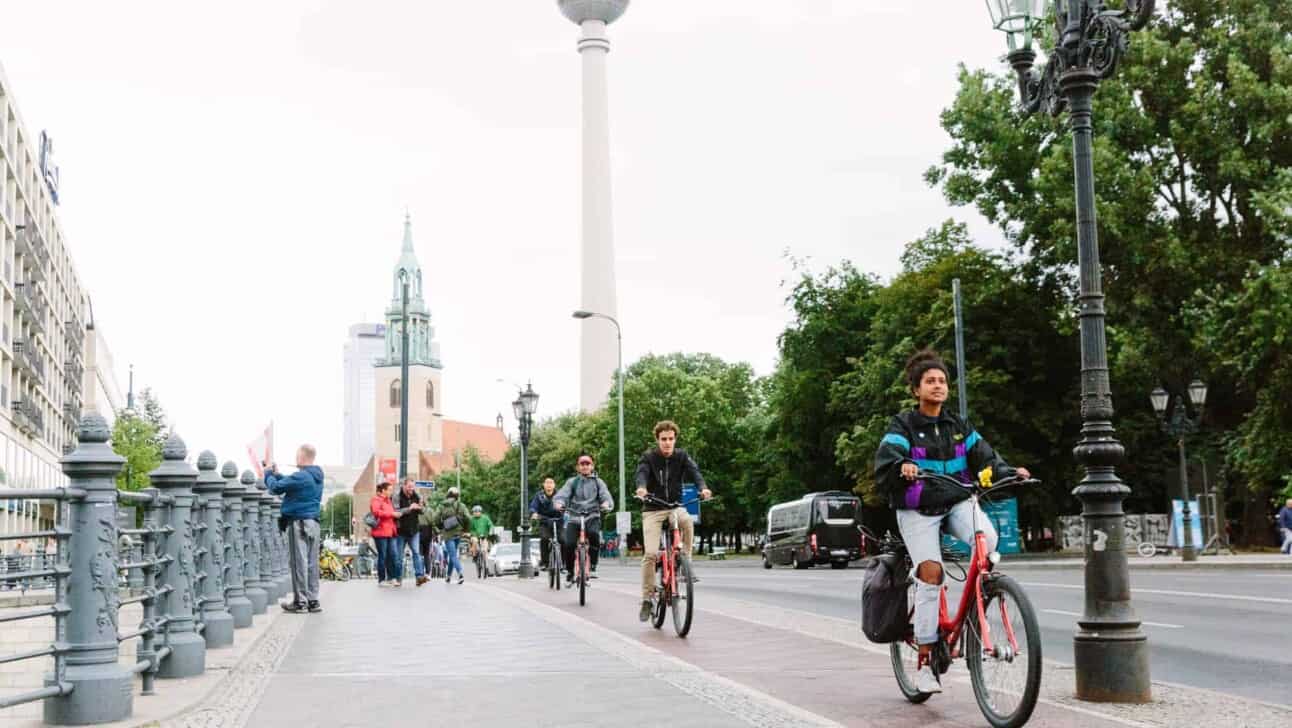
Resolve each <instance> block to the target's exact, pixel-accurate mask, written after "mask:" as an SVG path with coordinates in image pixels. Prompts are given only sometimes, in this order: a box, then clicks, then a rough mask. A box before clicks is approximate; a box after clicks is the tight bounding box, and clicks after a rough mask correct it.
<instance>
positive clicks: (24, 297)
mask: <svg viewBox="0 0 1292 728" xmlns="http://www.w3.org/2000/svg"><path fill="white" fill-rule="evenodd" d="M57 185H58V170H57V167H55V166H54V165H53V146H52V144H50V143H49V141H48V139H47V138H46V136H45V135H44V134H41V135H39V136H33V135H32V134H31V132H30V130H29V129H28V127H27V126H26V124H24V122H23V119H22V115H21V114H20V113H19V112H18V107H17V105H16V103H15V101H14V94H13V88H12V86H11V85H10V84H9V80H8V79H7V78H6V77H5V76H4V72H3V70H2V69H0V467H2V468H3V469H4V473H5V483H6V485H7V486H8V487H19V488H42V487H53V486H57V485H61V484H64V483H65V482H66V478H65V477H64V475H63V473H62V469H61V468H60V467H59V464H58V461H59V458H60V457H61V456H62V454H63V452H64V450H69V449H71V448H72V447H74V446H75V442H76V426H77V423H78V421H79V419H80V416H81V408H82V402H83V401H84V399H83V398H84V396H85V395H84V391H85V386H86V364H85V361H86V357H85V350H86V331H87V327H86V324H87V320H88V319H87V316H86V312H87V295H86V292H85V290H84V288H82V286H81V282H80V279H79V277H78V276H77V274H76V268H75V266H74V265H73V264H72V257H71V253H70V251H69V250H68V247H67V243H66V241H65V240H64V239H63V233H62V230H61V228H60V226H59V222H58V214H57V207H56V205H57V194H58V186H57ZM41 508H43V510H44V512H38V510H39V509H38V508H37V507H36V505H35V504H33V503H30V502H25V501H24V502H0V532H13V531H17V530H28V529H33V528H38V527H42V526H47V525H48V524H49V523H50V522H51V518H52V511H51V507H50V506H49V505H45V506H42V507H41Z"/></svg>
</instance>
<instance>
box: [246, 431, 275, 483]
mask: <svg viewBox="0 0 1292 728" xmlns="http://www.w3.org/2000/svg"><path fill="white" fill-rule="evenodd" d="M247 457H249V458H251V467H253V468H255V469H256V475H257V476H258V477H261V478H263V477H265V467H264V465H262V463H272V462H274V423H273V421H270V423H269V426H268V427H266V428H265V431H264V432H262V433H260V437H257V438H256V439H254V440H252V441H251V443H250V444H248V445H247Z"/></svg>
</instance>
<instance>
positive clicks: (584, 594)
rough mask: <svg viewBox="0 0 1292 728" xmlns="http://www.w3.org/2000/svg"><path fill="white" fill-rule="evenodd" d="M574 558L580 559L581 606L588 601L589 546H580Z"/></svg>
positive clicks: (578, 563)
mask: <svg viewBox="0 0 1292 728" xmlns="http://www.w3.org/2000/svg"><path fill="white" fill-rule="evenodd" d="M574 558H576V559H578V561H576V562H575V564H577V567H578V568H577V571H578V574H579V606H580V607H581V606H583V605H585V604H587V603H588V547H587V546H579V553H578V555H577V556H575V557H574Z"/></svg>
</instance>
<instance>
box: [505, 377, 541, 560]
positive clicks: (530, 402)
mask: <svg viewBox="0 0 1292 728" xmlns="http://www.w3.org/2000/svg"><path fill="white" fill-rule="evenodd" d="M511 408H512V413H513V414H515V415H516V422H517V424H518V425H519V427H520V568H519V569H518V570H517V572H516V574H517V576H519V577H520V578H522V579H528V578H530V577H533V576H534V575H535V574H534V566H533V564H531V563H530V562H529V513H528V510H529V435H530V431H531V430H532V428H533V426H534V412H536V411H537V410H538V392H535V391H534V387H533V386H532V385H529V384H526V385H525V391H523V392H521V393H520V394H519V395H518V396H517V397H516V401H515V402H512V403H511Z"/></svg>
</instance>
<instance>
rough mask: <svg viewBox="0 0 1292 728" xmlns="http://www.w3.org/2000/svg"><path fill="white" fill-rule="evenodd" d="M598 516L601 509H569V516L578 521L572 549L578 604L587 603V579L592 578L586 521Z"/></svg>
mask: <svg viewBox="0 0 1292 728" xmlns="http://www.w3.org/2000/svg"><path fill="white" fill-rule="evenodd" d="M600 517H601V511H570V518H571V519H573V520H577V521H578V522H579V540H578V546H576V547H575V551H574V584H575V585H576V586H577V587H578V588H579V606H583V605H585V604H587V603H588V581H589V580H590V579H591V578H592V577H591V573H592V572H591V571H590V567H589V558H590V556H589V554H590V552H589V550H588V549H589V544H588V521H589V520H590V519H592V518H600ZM558 581H559V576H558Z"/></svg>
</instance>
